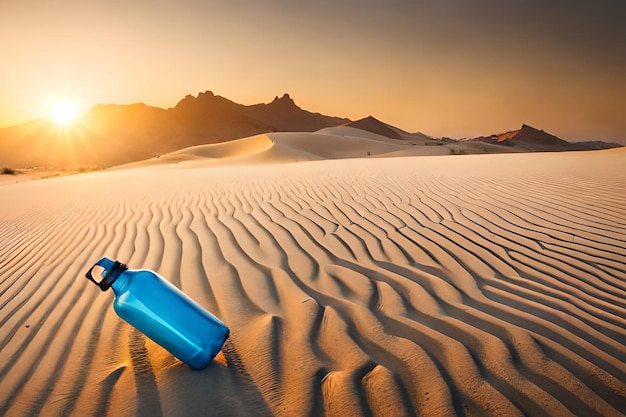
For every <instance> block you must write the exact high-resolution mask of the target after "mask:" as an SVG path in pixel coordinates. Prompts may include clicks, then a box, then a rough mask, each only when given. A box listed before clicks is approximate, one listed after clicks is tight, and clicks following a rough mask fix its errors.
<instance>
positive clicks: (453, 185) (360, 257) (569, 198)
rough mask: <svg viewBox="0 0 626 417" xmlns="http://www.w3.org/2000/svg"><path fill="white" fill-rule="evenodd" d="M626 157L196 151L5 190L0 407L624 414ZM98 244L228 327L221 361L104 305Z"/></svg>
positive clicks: (0, 227)
mask: <svg viewBox="0 0 626 417" xmlns="http://www.w3.org/2000/svg"><path fill="white" fill-rule="evenodd" d="M248 144H250V145H251V149H253V150H259V151H262V150H263V149H266V148H265V146H268V147H269V146H270V145H271V144H270V143H269V142H267V140H266V138H258V139H255V142H249V143H248ZM624 155H626V154H624V153H623V152H622V153H616V152H597V153H589V154H588V155H585V158H586V159H585V162H586V165H585V166H586V167H587V168H586V169H581V164H580V159H579V158H580V155H579V154H573V153H563V154H542V155H537V156H536V157H533V158H529V157H528V156H527V155H486V156H454V157H430V158H392V159H391V158H389V159H386V158H382V159H368V158H364V159H353V160H329V161H317V162H300V163H293V164H280V165H266V166H265V165H264V166H254V165H247V166H235V167H217V168H216V167H211V165H210V164H208V165H207V167H202V166H201V165H200V162H201V161H200V162H199V160H195V161H190V162H181V163H180V164H179V165H177V167H180V168H181V169H172V168H167V167H166V166H165V165H163V166H160V167H159V166H156V167H154V166H153V167H150V169H133V170H120V171H111V172H102V173H90V174H83V175H78V176H73V177H64V178H56V179H49V180H44V181H35V182H29V183H23V184H16V185H6V186H3V188H2V193H3V197H4V198H3V199H2V201H0V414H1V415H7V416H26V415H46V416H54V415H80V416H84V415H140V416H159V415H163V416H165V415H174V414H175V415H182V416H185V415H187V416H191V415H198V414H199V413H201V414H203V415H216V416H217V415H224V414H228V415H241V416H244V415H278V416H307V415H322V414H326V415H394V416H402V415H407V416H408V415H426V416H449V415H460V416H475V415H493V416H503V415H519V416H522V415H531V416H548V415H563V416H566V415H570V416H574V415H579V416H582V415H584V416H621V415H623V414H622V413H623V410H626V383H625V382H624V381H626V366H625V365H624V359H625V351H626V349H625V346H626V330H624V329H625V328H626V316H625V310H626V284H625V282H626V267H625V265H626V226H625V224H626V196H624V194H623V190H624V188H625V186H626V174H625V173H624V172H623V169H622V167H623V162H624ZM204 156H206V155H204ZM538 167H541V170H539V169H538ZM166 168H167V170H166ZM183 168H185V169H183ZM159 170H161V171H159ZM521 172H522V173H526V175H520V173H521ZM158 173H161V175H158ZM529 173H532V174H529ZM42 195H46V196H63V198H58V199H56V200H54V199H50V198H46V199H44V198H42ZM100 256H109V257H112V258H117V259H119V260H121V261H124V262H126V263H128V264H129V265H130V266H131V267H133V268H148V269H153V270H156V271H158V272H159V273H160V274H161V275H163V276H164V277H166V278H167V279H169V280H170V281H171V282H173V283H174V284H175V285H177V286H179V287H181V288H182V289H183V291H185V292H187V293H188V294H190V295H191V296H192V297H193V298H194V299H196V300H197V301H198V302H199V303H200V304H202V305H203V306H204V307H206V308H208V309H209V310H211V311H212V312H214V313H215V314H216V315H217V316H218V317H220V318H221V319H222V320H224V321H225V323H227V324H228V325H229V326H230V328H231V337H230V339H229V340H228V341H227V343H226V345H225V347H224V349H223V357H220V358H218V359H217V360H216V361H215V362H213V363H212V364H211V365H210V366H209V367H208V368H207V369H206V370H204V371H200V372H192V371H190V370H189V368H187V367H186V366H184V365H182V364H180V363H179V362H178V361H177V360H176V359H174V358H172V357H171V355H169V354H168V353H167V352H165V351H164V350H163V349H161V348H160V347H158V346H156V345H155V344H154V343H152V342H151V341H150V340H148V339H146V338H145V337H143V336H142V335H141V334H139V333H138V332H137V331H136V330H134V329H132V328H131V327H130V326H128V325H127V324H125V323H123V322H122V321H121V320H119V319H118V318H117V316H116V315H115V314H114V312H113V311H112V308H111V302H112V295H111V294H108V293H107V294H102V293H101V292H100V291H99V290H98V289H97V288H96V287H95V286H93V285H92V284H90V283H89V282H88V281H87V280H85V279H84V278H83V274H84V272H85V271H86V269H87V268H88V267H90V266H91V264H93V263H94V262H95V261H96V260H97V259H98V258H99V257H100Z"/></svg>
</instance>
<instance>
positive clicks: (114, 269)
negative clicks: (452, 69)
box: [85, 258, 128, 291]
mask: <svg viewBox="0 0 626 417" xmlns="http://www.w3.org/2000/svg"><path fill="white" fill-rule="evenodd" d="M97 266H99V267H101V268H102V269H103V271H102V272H101V273H100V278H101V279H100V281H96V279H95V278H94V277H93V274H92V273H93V270H94V268H96V267H97ZM127 269H128V267H127V266H126V265H124V264H123V263H121V262H118V261H112V260H110V259H109V258H102V259H100V260H99V261H98V262H96V264H95V265H94V266H92V267H91V268H90V269H89V271H87V273H86V274H85V276H86V277H87V279H88V280H90V281H91V282H93V283H94V284H96V285H97V286H98V287H100V289H101V290H102V291H106V290H108V289H109V288H111V284H113V282H114V281H115V280H116V279H117V277H119V276H120V274H121V273H122V272H124V271H126V270H127Z"/></svg>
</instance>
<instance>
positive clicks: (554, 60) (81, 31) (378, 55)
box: [0, 0, 626, 143]
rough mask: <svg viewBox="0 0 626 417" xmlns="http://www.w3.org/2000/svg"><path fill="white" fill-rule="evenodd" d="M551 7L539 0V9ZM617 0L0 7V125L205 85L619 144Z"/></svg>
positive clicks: (262, 97) (156, 101)
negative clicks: (56, 107)
mask: <svg viewBox="0 0 626 417" xmlns="http://www.w3.org/2000/svg"><path fill="white" fill-rule="evenodd" d="M546 3H549V4H546ZM625 21H626V2H623V1H622V0H600V1H595V2H590V1H583V0H573V1H565V0H551V1H549V2H548V1H543V0H542V1H540V0H525V1H512V0H511V1H493V0H471V1H470V0H429V1H423V0H413V1H410V0H404V1H400V0H386V1H383V0H377V1H371V0H359V1H357V0H349V1H346V0H344V1H328V0H318V1H315V2H294V1H287V0H280V1H278V0H265V1H261V0H246V1H237V0H233V1H226V0H196V1H193V0H179V1H174V0H136V1H132V2H130V1H124V0H97V1H78V0H55V1H43V0H32V1H28V2H6V1H3V2H0V45H2V65H0V126H8V125H12V124H17V123H21V122H24V121H27V120H30V119H33V118H38V117H43V116H46V115H47V114H48V112H49V109H50V107H51V105H52V103H53V102H54V101H56V100H59V99H61V98H70V99H74V100H77V101H78V102H79V104H80V105H81V106H82V108H83V109H85V110H87V109H89V108H91V107H92V106H94V105H96V104H98V103H117V104H127V103H134V102H144V103H146V104H149V105H153V106H158V107H164V108H167V107H172V106H174V105H175V104H176V102H177V101H178V100H180V99H182V98H183V97H184V96H185V95H187V94H194V95H197V93H198V92H200V91H205V90H212V91H213V92H215V93H216V94H219V95H222V96H224V97H227V98H229V99H231V100H233V101H236V102H239V103H242V104H255V103H260V102H269V101H271V100H272V99H273V98H274V96H276V95H278V96H280V95H282V94H283V93H285V92H286V93H289V94H290V95H291V97H292V98H294V100H295V101H296V103H297V104H298V105H300V106H301V107H303V108H305V109H307V110H310V111H317V112H321V113H324V114H329V115H333V116H342V117H349V118H351V119H358V118H361V117H365V116H367V115H370V114H372V115H374V116H375V117H377V118H379V119H381V120H383V121H385V122H387V123H390V124H393V125H396V126H398V127H401V128H403V129H405V130H408V131H421V132H424V133H426V134H430V135H433V136H450V137H455V138H458V137H464V136H475V135H481V134H491V133H498V132H502V131H506V130H512V129H517V128H519V126H521V124H522V123H526V124H530V125H532V126H535V127H537V128H541V129H544V130H546V131H548V132H550V133H553V134H556V135H558V136H560V137H562V138H564V139H567V140H587V139H602V140H611V141H619V142H622V143H626V115H625V113H626V76H625V74H626V53H624V48H625V46H626V25H624V23H623V22H625Z"/></svg>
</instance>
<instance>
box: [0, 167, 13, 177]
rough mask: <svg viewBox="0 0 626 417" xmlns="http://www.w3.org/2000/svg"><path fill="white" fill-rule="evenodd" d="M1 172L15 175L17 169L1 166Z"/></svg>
mask: <svg viewBox="0 0 626 417" xmlns="http://www.w3.org/2000/svg"><path fill="white" fill-rule="evenodd" d="M1 173H2V175H16V174H17V171H16V170H14V169H13V168H7V167H5V168H2V172H1Z"/></svg>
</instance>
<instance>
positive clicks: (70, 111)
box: [52, 100, 78, 126]
mask: <svg viewBox="0 0 626 417" xmlns="http://www.w3.org/2000/svg"><path fill="white" fill-rule="evenodd" d="M77 115H78V106H77V105H76V103H74V102H73V101H70V100H63V101H59V102H57V103H55V104H54V106H53V108H52V120H53V121H54V123H56V124H57V125H62V126H66V125H69V124H70V123H72V122H73V121H74V119H75V118H76V116H77Z"/></svg>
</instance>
